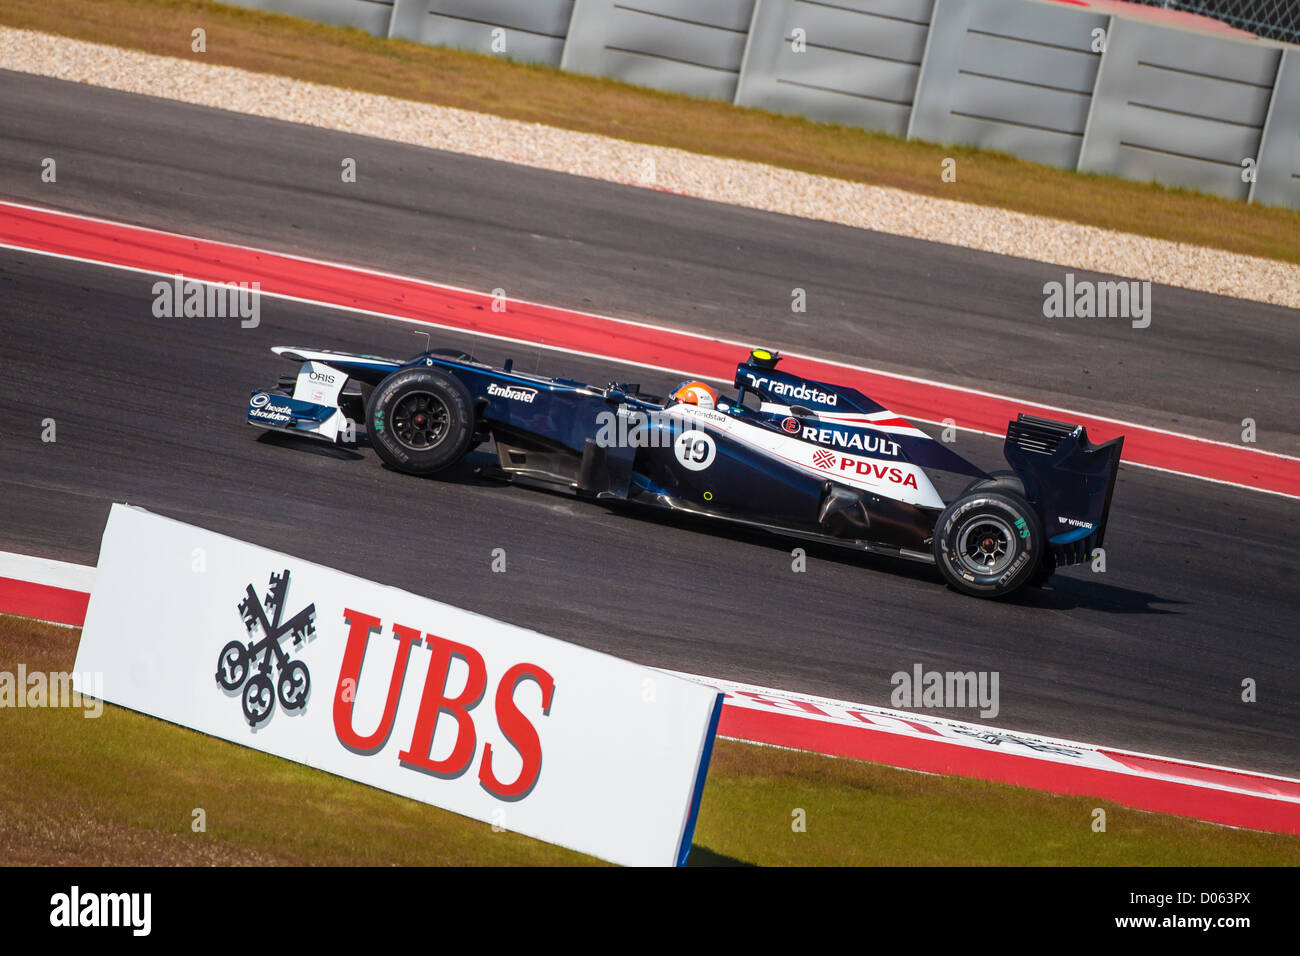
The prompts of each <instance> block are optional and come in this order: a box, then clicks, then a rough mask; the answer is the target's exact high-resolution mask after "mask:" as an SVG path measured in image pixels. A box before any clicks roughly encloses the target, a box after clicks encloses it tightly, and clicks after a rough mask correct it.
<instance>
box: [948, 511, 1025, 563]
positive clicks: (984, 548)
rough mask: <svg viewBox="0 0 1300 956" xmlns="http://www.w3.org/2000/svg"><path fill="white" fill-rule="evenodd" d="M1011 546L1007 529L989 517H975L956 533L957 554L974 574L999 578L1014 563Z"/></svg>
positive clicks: (1012, 540) (1011, 533) (1011, 535)
mask: <svg viewBox="0 0 1300 956" xmlns="http://www.w3.org/2000/svg"><path fill="white" fill-rule="evenodd" d="M1015 542H1016V533H1015V531H1013V530H1012V528H1011V525H1009V524H1008V523H1007V522H1005V521H1003V520H1002V519H1001V518H997V517H994V516H992V515H979V516H977V517H974V518H971V519H970V520H969V521H967V522H966V523H965V524H963V525H962V526H961V528H960V530H959V531H958V532H957V554H958V557H959V559H960V560H961V563H962V565H963V566H964V567H965V568H966V569H967V570H969V571H972V572H974V573H975V574H1000V573H1001V572H1002V571H1004V570H1006V568H1007V566H1008V565H1010V564H1011V562H1012V561H1013V560H1014V559H1015V556H1016V547H1015Z"/></svg>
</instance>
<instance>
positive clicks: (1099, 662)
mask: <svg viewBox="0 0 1300 956" xmlns="http://www.w3.org/2000/svg"><path fill="white" fill-rule="evenodd" d="M0 103H3V104H4V105H3V108H0V197H3V198H8V199H14V200H19V201H26V202H33V203H38V204H41V205H46V206H51V207H54V208H63V209H69V210H75V211H79V212H84V213H88V214H92V215H99V216H104V217H106V218H112V219H119V220H122V221H126V222H134V223H139V224H142V225H149V226H154V227H159V228H166V229H173V230H176V231H180V232H190V233H195V234H199V235H204V236H207V237H210V238H216V239H225V240H229V241H236V242H246V243H250V244H256V245H260V246H263V247H267V248H273V249H277V250H280V251H285V252H291V253H298V254H306V255H314V256H318V257H321V258H327V259H336V260H340V261H344V262H350V263H354V264H359V265H370V266H375V267H379V268H383V269H386V270H389V271H395V272H402V273H408V274H413V275H418V276H422V277H426V278H429V279H434V280H438V281H445V282H451V283H455V284H459V285H464V286H469V287H475V288H484V289H491V288H495V287H503V288H505V289H506V290H507V292H508V294H509V295H511V296H514V297H520V298H530V299H536V300H539V301H544V302H548V303H552V304H555V305H561V306H570V307H576V308H583V309H588V310H593V311H599V312H603V313H607V314H614V315H619V316H624V317H633V318H635V317H644V318H647V319H649V320H651V321H654V322H656V323H659V324H665V325H678V326H681V327H685V328H693V329H699V330H704V331H711V332H716V333H717V334H720V335H723V336H726V337H731V338H740V339H752V340H753V341H755V342H756V343H758V342H761V343H764V344H775V345H778V346H780V345H786V346H790V347H796V348H798V349H799V350H800V351H803V352H806V353H810V354H818V355H822V356H825V357H827V358H839V359H844V360H848V361H854V362H858V363H862V364H870V365H874V366H877V367H883V368H888V369H892V370H897V371H902V372H907V373H911V374H919V375H923V376H926V377H932V378H938V379H942V380H944V381H948V382H952V383H953V384H962V385H973V386H975V387H980V388H986V389H989V390H992V391H1001V392H1006V393H1010V394H1017V395H1023V396H1025V397H1026V398H1033V399H1037V400H1041V401H1045V402H1051V403H1053V404H1058V405H1064V406H1069V407H1077V408H1080V409H1084V410H1088V411H1093V412H1096V413H1099V414H1107V415H1113V416H1115V417H1119V418H1127V419H1131V420H1137V421H1142V422H1145V423H1148V424H1153V425H1159V426H1162V427H1171V428H1176V429H1178V430H1181V431H1186V432H1191V433H1193V434H1200V435H1204V436H1205V437H1211V438H1218V439H1221V440H1232V439H1233V438H1235V437H1238V434H1239V431H1240V425H1239V422H1240V419H1241V418H1242V417H1245V416H1247V415H1250V416H1251V417H1254V418H1256V420H1257V421H1258V422H1259V423H1260V425H1259V427H1260V444H1261V445H1262V446H1264V447H1268V448H1271V449H1272V450H1276V451H1281V452H1284V453H1291V454H1294V453H1296V451H1297V450H1300V430H1298V428H1297V424H1296V421H1295V418H1296V416H1295V404H1296V403H1295V390H1296V386H1295V383H1296V381H1297V372H1300V350H1298V349H1297V347H1296V344H1295V342H1296V337H1295V334H1294V322H1295V321H1296V318H1297V317H1296V315H1295V314H1294V313H1293V312H1290V311H1288V310H1285V309H1279V308H1274V307H1269V306H1262V305H1256V304H1250V303H1242V302H1237V301H1234V300H1230V299H1224V298H1220V297H1214V296H1206V295H1199V294H1195V293H1189V292H1184V291H1181V290H1175V289H1166V288H1157V289H1156V290H1155V295H1156V298H1155V312H1154V316H1153V322H1152V326H1151V328H1149V329H1146V330H1133V329H1131V328H1130V327H1129V326H1128V325H1127V323H1122V322H1116V321H1113V320H1112V321H1110V322H1106V321H1104V320H1091V322H1087V323H1084V324H1083V325H1082V326H1074V325H1069V324H1065V325H1062V324H1061V323H1060V322H1057V323H1055V324H1052V323H1048V322H1047V320H1044V319H1043V318H1042V315H1041V302H1042V292H1041V290H1042V284H1043V282H1046V281H1048V280H1050V279H1053V278H1057V279H1059V278H1060V277H1061V275H1062V274H1063V271H1064V270H1061V269H1057V268H1053V267H1050V266H1045V265H1042V264H1038V263H1033V262H1028V261H1023V260H1013V259H1006V258H999V257H994V256H989V255H985V254H980V253H972V252H969V251H966V250H960V249H955V248H952V247H946V246H939V245H933V244H926V243H921V242H916V241H910V240H901V239H894V238H890V237H886V236H880V235H874V234H870V233H864V232H860V231H854V230H850V229H845V228H841V227H837V226H831V225H827V224H819V223H812V222H803V221H798V220H791V219H788V218H783V217H779V216H773V215H768V214H763V213H757V212H752V211H747V210H738V209H732V208H729V207H725V206H720V205H716V204H711V203H704V202H700V201H696V200H690V199H686V198H684V197H678V196H672V195H667V194H663V193H658V192H653V191H648V190H642V189H635V188H628V187H619V186H614V185H609V184H604V183H596V182H592V181H588V180H580V179H575V178H571V177H565V176H560V175H556V174H550V173H543V172H538V171H534V170H527V169H521V168H518V167H512V166H508V165H504V164H499V163H491V162H485V161H481V160H474V159H470V158H466V157H462V156H456V155H450V154H443V153H437V152H432V151H427V150H418V149H414V148H409V147H402V146H394V145H392V144H387V143H382V142H377V141H374V140H368V139H361V138H355V137H347V136H343V135H340V134H334V133H328V132H322V131H319V130H311V129H306V128H302V127H296V126H293V125H290V124H284V123H277V122H272V121H266V120H259V119H253V118H248V117H241V116H235V115H232V114H224V113H221V112H217V111H210V110H202V109H198V108H193V107H186V106H178V105H176V104H172V103H165V102H161V101H156V100H150V99H147V98H141V97H132V96H127V95H125V94H118V93H113V92H107V91H102V90H94V89H90V88H86V87H82V86H76V85H72V84H66V83H60V82H57V81H50V80H43V79H36V78H32V77H27V76H21V75H16V74H9V73H0ZM45 156H53V157H55V158H56V160H57V162H58V183H57V184H41V183H40V181H39V169H40V161H41V159H42V158H43V157H45ZM343 156H352V157H355V158H356V159H357V160H358V170H359V174H360V178H359V182H358V183H356V184H351V185H347V186H345V185H344V184H342V183H340V182H339V177H338V168H339V162H340V159H341V158H342V157H343ZM152 282H153V280H152V279H151V278H150V277H147V276H143V275H138V274H132V273H126V272H120V271H115V270H110V269H105V268H102V267H97V266H91V265H85V264H79V263H74V262H66V261H60V260H55V259H50V258H46V257H41V256H37V255H33V254H28V253H18V252H12V251H0V361H2V362H3V368H4V382H5V384H4V387H3V390H0V462H2V463H3V469H2V471H0V549H4V550H11V551H23V552H28V553H34V554H40V555H44V556H48V557H55V558H62V559H65V560H72V561H80V562H84V563H93V561H94V559H95V555H96V554H97V551H98V542H99V535H100V533H101V531H102V529H103V523H104V520H105V519H106V517H107V514H108V509H109V505H110V503H111V502H112V501H130V502H131V503H132V504H138V505H142V506H144V507H147V508H149V509H151V510H154V511H157V512H160V513H163V514H167V515H170V516H172V517H176V518H179V519H181V520H185V521H189V522H192V523H194V524H198V525H201V526H204V527H209V528H212V529H214V530H219V531H223V532H226V533H229V534H232V535H235V536H237V537H241V538H245V539H247V540H250V541H254V542H256V543H258V544H261V545H265V546H267V547H271V548H276V549H278V550H282V551H286V552H289V553H292V554H298V555H301V556H303V557H306V558H309V559H313V560H317V561H320V562H322V563H325V564H329V565H331V566H334V567H338V568H340V569H342V570H344V571H348V572H352V573H355V574H359V575H364V576H366V577H370V578H374V579H377V580H381V581H384V582H386V583H391V584H394V585H397V586H399V587H403V588H406V589H408V590H411V591H414V592H417V593H420V594H425V595H428V596H430V597H434V598H437V599H439V600H444V601H447V602H449V603H452V604H456V605H459V606H462V607H466V608H469V609H471V610H475V611H479V612H482V613H485V614H489V615H492V616H494V617H497V618H501V619H504V620H508V621H511V622H514V623H517V624H522V625H525V626H529V627H534V628H536V629H538V630H541V631H544V632H546V633H550V634H553V635H555V636H557V637H560V638H564V639H567V640H572V641H575V642H577V643H580V644H584V645H586V646H589V647H594V648H597V649H600V650H605V651H609V652H611V653H616V654H619V655H621V656H624V657H627V658H630V659H633V660H636V661H639V662H642V663H646V664H651V665H655V666H663V667H670V668H674V669H678V670H685V671H692V672H695V673H702V674H709V675H713V676H717V677H725V678H731V679H736V680H741V681H747V682H750V683H756V684H763V685H768V686H774V687H780V688H785V689H789V690H796V691H804V692H810V693H818V694H824V695H827V696H831V697H836V698H840V699H847V700H858V701H863V702H867V703H876V704H885V705H888V704H889V696H890V691H891V684H890V675H891V674H892V673H894V672H896V671H900V670H905V671H910V670H911V668H912V666H913V665H914V664H915V663H921V664H922V665H924V667H925V668H926V669H936V670H963V671H965V670H994V671H998V672H999V674H1000V690H1001V712H1000V713H999V714H998V715H997V717H996V718H994V719H991V720H989V721H988V723H990V724H992V725H994V726H999V727H1006V728H1011V729H1019V730H1024V731H1038V732H1041V733H1046V734H1053V735H1057V736H1065V737H1074V738H1076V739H1082V740H1086V741H1088V742H1091V743H1097V744H1103V745H1109V746H1116V747H1125V748H1129V749H1134V750H1141V751H1147V752H1154V753H1164V754H1169V755H1171V756H1179V757H1186V758H1190V759H1199V760H1204V761H1208V762H1214V763H1224V764H1228V765H1233V766H1242V767H1246V768H1249V769H1254V770H1261V771H1266V772H1274V773H1284V774H1291V775H1295V774H1297V773H1300V747H1298V746H1297V744H1296V741H1297V739H1300V707H1298V706H1297V705H1298V703H1300V664H1297V661H1296V654H1295V650H1294V648H1295V631H1296V627H1295V618H1296V612H1297V610H1300V599H1297V597H1296V582H1297V581H1300V556H1298V555H1297V553H1296V549H1295V547H1294V539H1295V536H1296V532H1297V531H1298V530H1300V520H1298V519H1300V502H1298V501H1296V500H1294V499H1287V498H1282V497H1278V496H1274V495H1266V494H1261V493H1255V492H1248V491H1243V490H1240V489H1234V488H1230V487H1225V486H1219V485H1214V484H1209V483H1205V482H1199V481H1195V480H1191V479H1186V478H1178V477H1174V476H1169V475H1163V474H1160V473H1156V472H1151V471H1144V470H1139V469H1132V468H1122V469H1121V472H1120V481H1119V486H1118V489H1117V491H1116V493H1115V502H1114V509H1113V512H1112V517H1111V526H1110V531H1109V533H1108V539H1107V570H1106V572H1105V573H1104V574H1096V573H1092V572H1091V571H1089V570H1087V569H1073V570H1071V571H1069V572H1066V573H1064V574H1060V575H1057V577H1056V578H1055V581H1054V585H1055V586H1054V587H1053V589H1051V590H1047V591H1032V592H1026V593H1025V594H1024V596H1023V597H1021V598H1018V599H1016V600H1013V601H1010V602H1000V603H993V602H982V601H976V600H973V599H969V598H963V597H961V596H959V595H957V594H954V593H952V592H950V591H948V590H947V589H945V588H944V587H942V586H941V585H940V584H939V583H938V582H937V580H936V578H935V576H934V573H933V572H932V571H931V570H929V569H926V568H923V567H918V566H911V565H905V564H900V563H896V562H891V561H887V560H884V559H877V558H870V557H865V556H858V555H852V554H847V553H844V552H839V551H833V550H828V549H820V548H817V547H812V548H810V549H809V555H808V556H809V561H808V567H807V571H806V572H804V573H794V572H792V570H791V556H790V548H791V547H792V546H793V544H792V543H790V542H785V541H781V540H779V539H773V538H768V537H764V536H760V535H754V534H750V533H738V532H730V531H719V530H718V529H716V528H714V527H713V526H706V525H700V524H680V523H675V522H669V521H666V520H659V519H647V518H645V517H641V516H638V515H635V514H629V513H626V512H621V511H610V510H607V509H605V508H601V507H597V506H594V505H589V504H584V503H580V502H576V501H572V500H569V499H567V498H564V497H561V496H557V495H553V494H548V493H543V492H538V491H533V490H529V489H524V488H515V487H502V486H499V485H496V484H488V483H485V482H480V481H478V480H477V479H475V478H474V477H473V475H472V473H471V469H470V467H469V464H472V462H471V463H467V466H466V467H464V468H462V469H460V470H458V471H457V472H456V473H455V474H453V475H451V476H449V477H446V478H442V479H435V480H421V479H415V478H410V477H406V476H402V475H399V474H396V473H394V472H391V471H388V470H386V469H384V468H382V467H380V465H379V464H378V462H377V461H376V459H375V457H374V455H373V453H372V452H370V450H369V449H368V448H366V447H364V445H363V446H362V447H360V448H358V449H356V450H334V449H330V448H327V447H324V446H320V445H316V444H310V443H303V442H301V441H296V440H292V439H288V440H286V439H283V438H278V437H271V438H259V437H258V433H257V432H256V431H255V430H253V429H252V428H249V427H248V426H247V425H245V424H243V403H244V401H245V399H246V397H247V394H248V390H249V389H250V388H252V387H259V386H265V385H269V384H272V383H273V382H274V379H275V377H276V376H278V375H279V374H282V373H284V372H287V371H290V370H291V369H292V366H290V365H288V364H287V363H283V362H281V361H280V360H278V359H276V358H275V357H274V356H272V355H271V354H270V353H269V352H267V351H266V350H267V348H268V347H270V346H272V345H279V344H297V345H310V346H321V347H333V348H345V349H360V350H365V351H373V352H377V353H379V354H399V355H400V354H404V353H409V352H413V351H416V350H417V349H418V343H417V340H416V339H415V338H414V337H413V336H412V335H411V334H410V327H409V326H407V325H404V324H401V323H394V322H387V321H384V320H380V319H367V318H364V317H358V316H355V315H348V314H344V313H339V312H333V311H330V310H325V309H319V308H312V307H307V306H301V305H295V304H293V303H286V302H281V301H274V300H263V302H262V317H261V318H262V321H261V324H260V326H259V327H258V328H256V329H241V328H239V325H238V322H237V321H236V320H225V321H224V322H223V321H221V320H185V319H156V318H154V317H153V315H152V311H151V305H152V293H151V286H152ZM794 286H799V287H802V288H805V289H807V290H808V301H809V312H808V313H807V314H804V315H792V314H791V313H790V311H789V301H790V289H791V288H792V287H794ZM413 344H414V346H413ZM440 344H448V345H469V346H470V347H471V350H472V351H474V352H475V354H476V355H478V356H479V357H480V358H483V359H486V360H499V359H500V358H502V357H504V356H505V355H506V354H510V355H513V356H514V358H515V359H516V363H517V365H518V366H519V367H521V368H531V367H539V368H540V370H541V371H543V372H552V373H555V374H565V375H569V376H572V377H574V378H580V379H589V380H592V381H595V382H598V383H602V382H604V381H607V380H609V379H611V378H619V379H629V378H630V379H632V380H640V381H641V382H642V383H643V384H644V385H645V386H647V387H648V388H651V389H655V388H660V389H662V388H666V387H667V386H669V385H671V384H672V382H671V381H668V380H665V379H664V378H663V377H662V376H661V375H656V374H653V373H647V372H638V371H637V370H634V369H628V368H617V367H614V368H611V367H608V366H604V365H602V364H601V363H599V362H596V361H593V360H589V359H579V358H577V357H573V356H567V357H566V356H563V355H557V354H555V353H544V354H538V353H537V352H536V351H535V350H531V349H528V348H526V347H503V346H501V345H499V344H495V343H487V342H483V341H478V342H470V341H468V340H467V339H466V338H465V337H457V336H450V335H449V336H445V337H440ZM1084 370H1086V374H1085V371H1084ZM47 417H50V418H54V419H55V421H56V422H57V429H58V430H57V440H56V441H55V442H53V443H45V442H42V441H41V438H40V436H41V430H42V426H41V422H42V420H43V419H45V418H47ZM957 450H958V451H961V452H963V453H965V454H967V455H968V456H970V457H972V458H973V459H975V460H976V461H977V462H979V463H980V464H983V465H985V466H986V467H993V466H996V465H998V464H999V462H1000V449H999V443H998V442H997V441H995V440H992V439H985V438H978V437H975V436H970V435H962V436H961V439H960V441H959V444H958V445H957ZM494 548H504V549H505V550H506V556H507V569H508V570H507V571H506V573H504V574H499V573H493V572H492V570H491V552H492V550H493V549H494ZM142 613H147V611H146V610H142ZM1245 678H1253V679H1254V680H1256V681H1257V682H1258V701H1257V702H1255V703H1250V704H1247V703H1243V702H1242V701H1241V698H1240V695H1241V682H1242V680H1243V679H1245ZM946 713H948V714H949V715H950V716H954V717H958V718H961V719H967V720H972V721H974V720H976V719H977V718H975V717H974V716H973V711H948V712H946Z"/></svg>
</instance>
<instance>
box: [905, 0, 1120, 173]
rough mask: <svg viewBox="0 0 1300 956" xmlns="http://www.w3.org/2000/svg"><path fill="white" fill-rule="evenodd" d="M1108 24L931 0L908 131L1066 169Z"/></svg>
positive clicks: (989, 2)
mask: <svg viewBox="0 0 1300 956" xmlns="http://www.w3.org/2000/svg"><path fill="white" fill-rule="evenodd" d="M1108 21H1109V17H1105V16H1098V15H1097V14H1094V13H1086V12H1077V11H1075V10H1072V9H1068V8H1067V9H1065V10H1058V9H1056V8H1054V7H1049V6H1045V5H1040V4H1028V3H1024V2H1022V0H938V3H937V5H936V9H935V15H934V25H933V27H932V28H931V30H930V48H929V51H928V55H927V57H926V68H925V74H924V76H923V78H922V82H921V85H920V88H919V89H918V90H917V94H916V105H915V108H914V109H913V111H912V123H911V126H910V128H909V130H908V135H909V136H910V137H912V138H915V139H926V140H933V141H935V142H940V143H946V142H958V143H968V144H972V145H976V146H984V147H987V148H989V149H997V150H1002V151H1003V152H1007V153H1014V154H1015V155H1017V156H1023V157H1025V158H1026V159H1033V160H1037V161H1038V162H1040V163H1048V164H1050V165H1052V166H1063V167H1065V168H1067V169H1073V168H1074V167H1075V165H1076V164H1077V163H1078V161H1079V149H1080V147H1081V146H1082V144H1083V132H1084V129H1085V127H1086V126H1087V125H1088V112H1089V106H1090V105H1091V103H1092V90H1093V86H1094V85H1095V83H1096V81H1097V70H1098V67H1099V66H1100V65H1101V57H1102V54H1101V48H1102V42H1103V40H1104V35H1105V31H1106V27H1107V23H1108Z"/></svg>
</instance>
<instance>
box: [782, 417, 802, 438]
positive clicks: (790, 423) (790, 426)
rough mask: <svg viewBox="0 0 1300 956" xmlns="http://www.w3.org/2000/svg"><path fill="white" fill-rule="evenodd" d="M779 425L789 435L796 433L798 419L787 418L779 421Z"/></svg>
mask: <svg viewBox="0 0 1300 956" xmlns="http://www.w3.org/2000/svg"><path fill="white" fill-rule="evenodd" d="M781 427H782V428H784V429H785V430H786V431H788V432H789V433H790V434H791V435H794V434H797V433H798V431H799V419H797V418H787V419H786V420H785V421H783V422H781Z"/></svg>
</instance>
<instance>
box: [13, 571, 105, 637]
mask: <svg viewBox="0 0 1300 956" xmlns="http://www.w3.org/2000/svg"><path fill="white" fill-rule="evenodd" d="M89 604H90V595H89V594H87V593H86V592H85V591H73V590H70V589H68V588H57V587H53V586H51V585H48V584H32V583H30V582H28V581H18V580H15V579H14V578H0V614H17V615H19V616H20V617H32V618H36V619H37V620H38V621H51V622H53V623H55V624H71V625H73V626H75V627H81V625H82V624H84V623H86V607H87V605H89Z"/></svg>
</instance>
